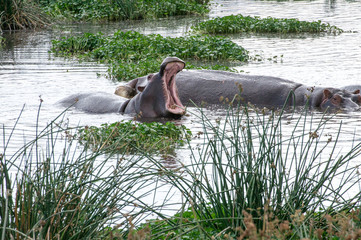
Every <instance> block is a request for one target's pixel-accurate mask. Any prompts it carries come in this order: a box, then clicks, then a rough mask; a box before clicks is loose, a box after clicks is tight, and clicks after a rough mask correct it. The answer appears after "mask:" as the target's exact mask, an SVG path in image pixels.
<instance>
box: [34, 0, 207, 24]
mask: <svg viewBox="0 0 361 240" xmlns="http://www.w3.org/2000/svg"><path fill="white" fill-rule="evenodd" d="M39 2H40V4H41V6H42V7H43V9H44V10H45V11H46V12H47V13H48V14H49V15H51V16H53V17H55V18H58V19H66V20H75V21H104V20H105V21H117V20H118V21H119V20H139V19H156V18H164V17H169V16H177V15H191V14H200V15H203V14H205V13H207V12H208V11H209V4H208V0H205V1H199V0H184V1H182V0H163V1H155V0H113V1H110V0H87V1H82V0H40V1H39Z"/></svg>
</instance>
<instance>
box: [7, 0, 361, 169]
mask: <svg viewBox="0 0 361 240" xmlns="http://www.w3.org/2000/svg"><path fill="white" fill-rule="evenodd" d="M360 3H361V1H342V0H341V1H328V0H326V1H325V0H317V1H282V2H278V1H254V0H227V1H223V0H222V1H220V0H216V1H214V4H213V5H212V11H211V12H210V14H209V16H208V17H210V18H213V17H216V16H225V15H230V14H239V13H241V14H243V15H252V16H254V15H256V16H261V17H267V16H272V17H282V18H283V17H285V18H299V19H300V20H309V21H311V20H312V21H314V20H319V19H320V20H322V21H324V22H329V23H331V24H332V25H336V26H338V27H341V28H343V29H344V30H346V31H347V32H345V33H343V34H341V35H338V36H335V35H327V34H326V35H322V36H318V35H317V36H316V35H302V36H298V35H291V36H289V35H288V36H287V35H285V36H277V35H252V34H245V35H241V34H237V35H230V36H229V37H231V38H232V39H233V41H235V42H236V43H238V44H240V45H242V46H243V47H245V48H246V49H249V50H250V51H251V53H252V54H257V53H261V54H262V55H263V56H264V57H265V58H268V57H273V56H280V55H283V58H282V61H277V62H274V61H263V62H251V63H249V64H246V65H242V66H238V68H239V69H241V70H244V71H245V72H248V73H250V74H257V75H270V76H276V77H283V78H286V79H290V80H293V81H296V82H300V83H303V84H306V85H309V86H316V85H317V86H333V87H341V86H345V85H349V84H361V80H360V77H359V76H361V68H360V66H359V63H360V62H361V25H360V24H359V22H360V20H361V4H360ZM208 17H206V18H200V17H178V18H170V19H162V20H154V21H147V22H144V21H129V22H122V23H108V24H97V25H95V24H82V25H64V26H54V27H53V29H52V30H44V31H35V32H32V31H31V32H29V31H24V32H14V33H11V34H9V33H5V34H4V37H5V38H6V40H7V41H6V45H5V47H4V48H3V49H2V50H0V96H1V110H2V112H3V114H1V116H0V123H1V124H4V125H5V126H6V129H9V128H11V126H13V124H14V123H15V121H16V119H17V117H18V115H19V113H20V111H21V109H22V108H23V106H24V104H25V107H24V111H23V113H22V117H21V119H20V121H19V123H18V126H17V129H18V131H17V133H18V135H17V137H16V138H15V139H14V143H13V144H14V146H13V147H14V149H16V148H17V147H19V146H21V145H22V143H23V142H24V138H26V139H29V138H31V135H32V134H31V133H32V132H33V131H34V126H35V125H36V121H37V112H38V108H39V104H40V100H42V101H43V102H42V107H41V111H40V122H41V124H42V125H43V126H45V124H46V123H47V122H49V121H50V120H51V119H53V118H54V117H56V116H57V115H58V114H59V113H60V112H61V111H62V110H63V109H62V108H61V107H59V106H58V105H56V102H57V101H58V100H60V99H61V98H63V97H65V96H68V95H70V94H72V93H75V92H91V91H105V92H113V91H114V89H115V86H116V85H117V83H114V82H111V81H109V80H108V79H107V78H106V77H105V74H106V69H107V68H106V66H104V65H101V64H96V63H89V62H81V63H78V62H77V61H76V60H71V59H70V60H68V59H67V60H65V59H63V58H58V57H54V56H53V55H52V54H50V53H49V49H50V47H51V40H52V39H55V38H59V37H61V36H64V35H67V34H77V33H81V32H93V33H95V32H99V31H102V32H104V33H105V34H112V33H114V32H115V31H118V30H123V31H126V30H135V31H139V32H141V33H145V34H150V33H157V34H162V35H164V36H173V37H175V36H181V35H182V36H183V35H185V34H188V33H187V32H188V31H190V29H191V26H192V24H194V23H196V22H199V21H203V20H204V19H207V18H208ZM200 87H201V86H200ZM260 97H261V94H260ZM205 111H206V113H207V116H208V117H209V118H210V119H212V120H214V121H215V120H216V119H217V118H218V117H219V116H221V115H222V110H214V109H212V110H208V109H207V110H205ZM67 118H69V121H70V124H72V125H74V126H75V125H78V124H81V125H100V124H101V123H105V122H114V121H117V120H121V119H130V117H128V116H122V115H119V114H104V115H94V114H85V113H82V112H78V111H75V110H70V111H69V112H68V113H67ZM320 118H322V114H321V113H315V114H314V116H313V119H314V120H315V119H316V120H317V119H320ZM360 119H361V112H353V113H344V114H337V115H336V116H335V117H334V118H333V119H332V120H331V121H330V122H329V124H328V126H327V127H326V129H325V130H324V132H325V133H328V132H330V134H331V133H332V134H334V132H335V130H337V129H338V127H339V125H340V123H341V122H342V132H341V133H342V136H341V138H340V140H339V145H338V147H339V148H340V150H341V149H343V148H347V147H349V146H350V145H351V144H352V142H353V141H360V140H361V138H360V134H359V132H358V131H359V128H360V127H359V125H360V124H359V120H360ZM177 122H179V123H181V124H184V125H186V126H187V127H189V128H190V129H191V130H192V132H193V133H197V132H202V131H203V129H202V126H201V125H200V123H199V119H197V118H196V117H194V116H192V115H191V116H187V117H184V118H183V119H181V120H178V121H177ZM285 129H287V128H285ZM285 134H286V133H285ZM199 142H200V141H197V140H194V144H197V143H199ZM187 154H188V152H187V150H185V149H182V150H180V151H179V152H178V155H177V158H178V159H180V160H182V161H183V160H184V161H185V160H186V159H187V158H188V157H187ZM164 161H165V162H168V163H169V164H170V165H173V160H171V161H168V160H164Z"/></svg>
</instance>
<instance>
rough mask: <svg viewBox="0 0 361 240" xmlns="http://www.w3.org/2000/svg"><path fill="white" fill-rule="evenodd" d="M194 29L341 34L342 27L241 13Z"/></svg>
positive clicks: (201, 30) (225, 32)
mask: <svg viewBox="0 0 361 240" xmlns="http://www.w3.org/2000/svg"><path fill="white" fill-rule="evenodd" d="M192 28H193V30H194V31H198V32H201V33H211V34H227V33H247V32H252V33H278V34H286V33H333V34H340V33H342V32H343V30H342V29H340V28H338V27H336V26H332V25H330V24H329V23H322V22H321V21H313V22H308V21H300V20H298V19H296V18H289V19H288V18H273V17H267V18H260V17H257V16H256V17H251V16H246V17H244V16H243V15H241V14H238V15H230V16H225V17H216V18H214V19H211V20H208V21H205V22H201V23H198V24H197V25H195V26H193V27H192Z"/></svg>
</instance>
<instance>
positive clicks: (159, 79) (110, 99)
mask: <svg viewBox="0 0 361 240" xmlns="http://www.w3.org/2000/svg"><path fill="white" fill-rule="evenodd" d="M184 67H185V63H184V62H183V61H182V60H180V59H179V58H176V57H168V58H166V59H165V60H164V61H163V63H162V64H161V66H160V71H159V73H156V74H153V75H152V77H151V78H149V79H147V85H146V86H145V87H144V89H142V91H141V92H139V93H138V94H136V95H135V96H134V97H133V98H132V99H126V98H122V97H119V96H117V95H114V94H109V93H102V92H99V93H80V94H75V95H72V96H70V97H67V98H65V99H63V100H61V101H60V104H62V105H63V106H66V107H69V106H74V107H75V108H77V109H80V110H82V111H86V112H92V113H110V112H119V113H125V114H136V115H137V116H141V117H172V118H179V117H181V116H182V115H184V114H185V108H184V106H183V105H182V102H181V101H180V99H179V96H178V90H177V86H176V83H175V76H176V75H177V73H178V72H180V71H181V70H183V68H184Z"/></svg>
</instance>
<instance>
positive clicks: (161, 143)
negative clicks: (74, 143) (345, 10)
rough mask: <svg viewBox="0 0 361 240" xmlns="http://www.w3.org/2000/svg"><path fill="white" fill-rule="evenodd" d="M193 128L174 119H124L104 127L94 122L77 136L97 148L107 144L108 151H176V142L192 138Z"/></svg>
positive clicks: (181, 142) (165, 152)
mask: <svg viewBox="0 0 361 240" xmlns="http://www.w3.org/2000/svg"><path fill="white" fill-rule="evenodd" d="M191 135H192V133H191V131H190V130H189V129H187V128H186V127H185V126H183V125H180V126H177V125H176V124H174V123H172V122H166V123H165V124H162V123H159V122H150V123H138V122H134V121H121V122H115V123H111V124H108V123H105V124H102V125H101V126H100V127H95V126H90V127H84V128H80V129H79V130H78V134H77V138H78V139H79V140H80V142H81V143H83V144H84V143H86V144H88V145H90V146H92V148H94V149H97V150H99V149H102V148H106V149H107V150H108V151H111V152H115V151H120V152H126V153H128V154H136V153H137V152H139V151H140V150H139V149H142V150H141V151H145V152H147V153H161V154H169V153H172V152H173V151H174V149H175V147H176V146H179V145H180V146H182V145H184V143H185V139H188V138H190V137H191Z"/></svg>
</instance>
